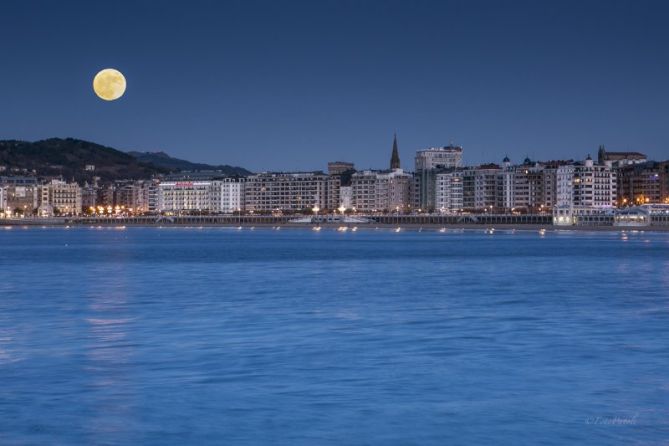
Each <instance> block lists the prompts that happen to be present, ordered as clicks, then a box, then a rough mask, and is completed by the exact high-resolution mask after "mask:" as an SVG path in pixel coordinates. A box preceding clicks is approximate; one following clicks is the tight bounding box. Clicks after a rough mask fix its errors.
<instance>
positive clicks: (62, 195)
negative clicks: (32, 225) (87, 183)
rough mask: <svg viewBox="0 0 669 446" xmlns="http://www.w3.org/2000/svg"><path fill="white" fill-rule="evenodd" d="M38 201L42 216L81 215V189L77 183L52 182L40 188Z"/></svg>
mask: <svg viewBox="0 0 669 446" xmlns="http://www.w3.org/2000/svg"><path fill="white" fill-rule="evenodd" d="M37 201H38V202H37V205H38V214H39V215H40V216H43V217H51V216H53V215H79V214H81V187H79V185H78V184H77V183H66V182H65V181H61V180H51V182H49V183H47V184H43V185H41V186H39V187H38V191H37Z"/></svg>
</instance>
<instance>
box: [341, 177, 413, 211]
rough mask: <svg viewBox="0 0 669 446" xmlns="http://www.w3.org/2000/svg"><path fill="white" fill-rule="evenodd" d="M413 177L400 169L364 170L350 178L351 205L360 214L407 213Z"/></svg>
mask: <svg viewBox="0 0 669 446" xmlns="http://www.w3.org/2000/svg"><path fill="white" fill-rule="evenodd" d="M412 180H413V177H412V175H411V174H408V173H405V172H404V171H403V170H402V169H399V168H398V169H393V170H384V171H377V170H364V171H359V172H356V173H354V174H353V175H352V177H351V194H352V204H353V207H354V208H355V209H356V210H357V211H362V212H389V211H394V212H397V211H400V212H407V211H408V210H409V209H410V207H411V183H412Z"/></svg>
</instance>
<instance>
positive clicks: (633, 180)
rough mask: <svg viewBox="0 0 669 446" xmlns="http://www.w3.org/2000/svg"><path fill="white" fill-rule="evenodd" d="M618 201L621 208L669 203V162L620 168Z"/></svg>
mask: <svg viewBox="0 0 669 446" xmlns="http://www.w3.org/2000/svg"><path fill="white" fill-rule="evenodd" d="M617 201H618V205H619V206H629V205H639V204H645V203H669V161H662V162H655V161H647V162H645V163H637V164H628V165H625V166H623V167H620V168H619V169H618V200H617Z"/></svg>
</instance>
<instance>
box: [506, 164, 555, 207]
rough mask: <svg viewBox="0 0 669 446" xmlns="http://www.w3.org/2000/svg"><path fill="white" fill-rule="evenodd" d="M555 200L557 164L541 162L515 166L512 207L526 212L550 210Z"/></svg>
mask: <svg viewBox="0 0 669 446" xmlns="http://www.w3.org/2000/svg"><path fill="white" fill-rule="evenodd" d="M556 200H557V166H548V165H545V164H542V163H534V164H531V163H530V164H525V165H522V166H516V168H515V169H514V171H513V191H512V201H511V203H512V207H511V209H515V210H518V211H521V210H522V211H524V212H527V213H536V212H547V211H550V210H551V209H552V208H553V206H554V205H555V202H556Z"/></svg>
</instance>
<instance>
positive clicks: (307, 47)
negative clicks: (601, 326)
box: [0, 0, 669, 171]
mask: <svg viewBox="0 0 669 446" xmlns="http://www.w3.org/2000/svg"><path fill="white" fill-rule="evenodd" d="M0 17H1V19H2V21H1V25H0V80H1V82H0V138H2V139H26V140H36V139H42V138H48V137H53V136H59V137H67V136H72V137H77V138H82V139H87V140H91V141H95V142H98V143H101V144H105V145H109V146H112V147H115V148H118V149H121V150H142V151H156V150H164V151H166V152H167V153H169V154H170V155H173V156H177V157H181V158H186V159H189V160H192V161H200V162H210V163H225V164H233V165H240V166H243V167H246V168H248V169H251V170H254V171H261V170H316V169H325V168H326V163H327V161H333V160H345V161H352V162H355V163H356V166H357V167H358V168H369V167H374V168H387V167H388V166H387V165H388V163H389V159H390V151H391V145H392V137H393V132H397V134H398V141H399V149H400V157H401V160H402V164H403V167H405V168H408V169H409V170H412V169H413V156H414V153H415V151H416V150H417V149H420V148H425V147H429V146H441V145H446V144H448V143H449V142H451V141H452V142H454V143H456V144H460V145H462V146H463V147H464V149H465V161H466V162H467V163H468V164H474V163H480V162H490V161H493V162H499V161H500V160H501V158H503V157H504V155H505V154H508V155H509V156H510V157H511V158H512V160H513V161H520V160H522V159H523V158H525V156H526V155H529V156H530V157H532V158H533V159H558V158H575V159H583V158H584V157H585V156H586V155H587V154H588V153H592V154H593V155H594V154H595V153H596V151H597V146H598V145H599V144H605V145H606V146H607V148H608V149H609V150H635V151H642V152H645V153H647V154H648V155H649V156H650V157H651V158H655V159H667V158H669V2H667V1H639V0H637V1H615V0H607V1H584V0H580V1H569V0H560V1H552V2H551V1H511V0H509V1H477V0H474V1H465V0H462V1H420V0H404V1H382V0H379V1H370V0H356V1H349V0H340V1H328V0H318V1H288V0H285V1H254V0H251V1H248V0H243V1H242V0H240V1H195V0H189V1H185V0H184V1H181V2H179V1H169V2H168V1H127V2H124V1H120V0H119V1H115V2H107V1H66V0H63V1H32V0H20V1H19V0H3V1H2V2H0ZM106 67H114V68H117V69H119V70H120V71H122V72H123V73H124V74H125V76H126V78H127V80H128V89H127V91H126V94H125V96H123V97H122V98H121V99H119V100H118V101H115V102H105V101H102V100H100V99H97V97H96V96H95V95H94V93H93V91H92V79H93V76H94V75H95V73H96V72H97V71H98V70H100V69H102V68H106Z"/></svg>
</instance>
